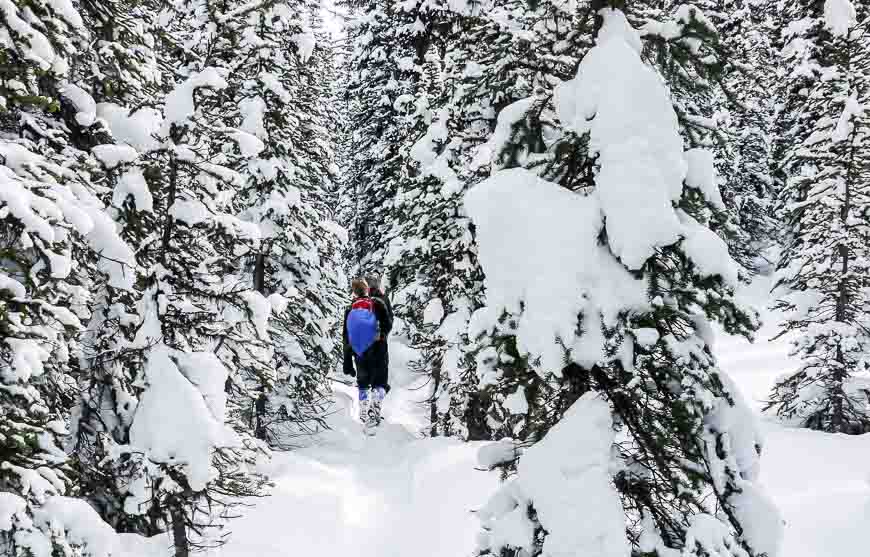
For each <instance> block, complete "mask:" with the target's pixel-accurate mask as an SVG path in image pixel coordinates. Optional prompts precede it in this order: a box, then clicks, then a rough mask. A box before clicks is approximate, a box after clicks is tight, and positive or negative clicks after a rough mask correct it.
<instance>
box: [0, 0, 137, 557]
mask: <svg viewBox="0 0 870 557" xmlns="http://www.w3.org/2000/svg"><path fill="white" fill-rule="evenodd" d="M3 24H4V36H5V39H4V62H3V71H4V79H3V81H2V85H0V90H2V99H3V103H2V104H3V114H2V128H3V129H2V138H0V151H2V168H0V169H2V174H3V178H2V185H0V215H2V216H0V245H2V247H0V455H2V456H0V461H2V465H0V506H2V507H3V512H4V523H5V524H4V525H3V528H2V531H0V553H2V554H3V555H10V556H16V557H17V556H22V557H24V556H30V555H48V554H64V555H70V554H76V555H91V554H95V555H102V554H103V553H102V551H103V549H104V548H103V547H102V546H101V543H102V542H103V536H104V535H105V534H106V532H107V531H108V532H111V529H110V528H109V526H107V525H106V524H104V523H102V522H101V520H100V517H99V516H98V515H97V513H95V512H94V510H93V509H92V508H91V507H90V506H89V505H87V504H86V503H85V502H84V501H82V500H80V499H76V498H73V497H74V496H76V495H78V491H79V487H80V483H81V480H82V478H81V476H80V475H79V474H78V470H77V468H76V467H75V465H74V462H73V461H71V460H70V459H69V458H68V455H67V453H66V452H65V451H64V448H65V447H64V443H63V441H64V440H65V437H66V435H67V423H68V421H67V420H68V408H69V407H70V406H71V405H72V404H73V401H74V400H75V394H76V385H75V380H74V378H73V371H74V369H75V364H76V359H77V358H78V356H79V352H80V350H81V346H80V344H79V334H80V333H81V331H82V329H83V328H84V327H83V325H82V321H85V320H87V319H88V318H89V316H90V308H91V307H92V298H91V295H90V289H91V286H92V279H93V277H92V276H91V275H90V274H89V272H88V271H90V270H91V269H93V270H95V271H97V272H98V273H101V274H105V275H107V276H110V277H112V279H113V280H115V281H118V282H124V280H125V279H124V275H125V272H126V271H127V270H129V268H130V266H131V265H132V264H133V252H132V250H131V249H130V248H129V247H128V246H127V245H126V244H125V243H124V242H123V241H122V240H121V239H120V238H119V237H118V235H117V234H116V233H115V230H114V228H113V226H112V221H111V219H110V218H109V216H108V215H107V214H106V212H105V208H104V206H103V204H102V203H101V202H100V200H99V198H98V197H97V192H98V191H99V188H98V187H97V186H96V185H95V184H94V183H93V182H92V173H93V172H95V171H96V170H97V168H98V164H97V161H96V160H95V159H93V158H92V157H90V156H89V155H88V153H86V152H84V151H81V150H79V149H77V146H78V133H79V132H80V131H81V130H82V129H85V128H88V127H90V126H91V125H92V124H93V122H94V119H95V116H96V115H95V111H94V106H93V102H92V99H90V97H89V96H88V95H87V94H86V93H85V92H84V90H83V89H82V88H81V87H80V86H79V85H77V84H76V83H75V82H74V80H75V79H76V76H75V74H74V73H73V72H71V71H70V67H71V66H72V65H73V62H74V60H73V59H72V58H71V57H72V55H73V54H75V53H76V52H77V51H79V50H81V51H84V52H89V50H88V43H87V40H86V39H87V32H86V30H85V24H84V22H83V20H82V17H81V15H80V14H79V12H78V11H77V10H76V8H75V7H74V6H73V5H72V4H70V3H68V2H46V3H42V2H36V3H30V4H28V5H27V6H26V7H24V6H19V5H17V4H14V3H12V2H9V3H7V5H5V6H4V7H3ZM71 80H73V81H71ZM91 264H92V265H93V267H91V266H90V265H91ZM76 525H86V529H84V530H82V529H81V528H78V529H76ZM73 530H75V532H73Z"/></svg>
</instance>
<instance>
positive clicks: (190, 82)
mask: <svg viewBox="0 0 870 557" xmlns="http://www.w3.org/2000/svg"><path fill="white" fill-rule="evenodd" d="M227 86H228V84H227V81H226V79H224V77H223V76H222V75H221V72H220V70H218V69H217V68H211V67H209V68H205V69H204V70H202V71H201V72H197V73H195V74H193V75H191V76H190V77H188V78H187V79H185V80H184V81H183V82H182V83H181V84H180V85H178V87H176V88H175V89H173V90H172V91H171V92H170V93H169V94H168V95H166V109H165V110H164V115H165V117H166V124H180V123H182V122H184V121H185V120H187V119H188V118H189V117H190V116H192V115H193V113H194V111H195V105H194V102H193V93H194V91H196V90H197V89H200V88H203V87H206V88H209V89H224V88H226V87H227Z"/></svg>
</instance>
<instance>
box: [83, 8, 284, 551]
mask: <svg viewBox="0 0 870 557" xmlns="http://www.w3.org/2000/svg"><path fill="white" fill-rule="evenodd" d="M214 8H217V7H216V6H215V7H213V9H214ZM222 8H225V9H226V10H227V11H225V12H224V11H210V10H209V9H207V6H205V5H204V4H191V5H188V4H179V5H174V6H166V7H165V8H164V11H163V12H161V13H160V14H159V16H158V20H157V21H158V23H159V25H158V26H157V27H156V30H155V35H156V36H157V37H156V38H157V40H156V41H155V45H156V59H157V60H158V63H159V64H160V68H161V72H162V76H161V78H162V79H161V82H162V84H163V87H164V89H163V92H164V94H163V95H162V96H161V98H160V102H158V103H154V104H156V107H155V108H152V107H150V106H148V107H143V106H141V105H138V106H135V107H133V108H132V109H131V108H130V107H125V106H122V105H119V104H117V103H113V102H106V103H103V104H101V105H100V111H101V114H102V115H103V117H104V119H105V121H106V122H107V125H108V127H109V129H110V132H111V134H112V136H113V139H114V140H115V141H117V144H114V145H101V146H97V147H95V148H94V153H95V154H96V155H97V156H98V157H99V158H100V160H101V161H102V162H103V164H104V166H105V167H106V169H107V173H108V174H107V184H108V185H110V186H111V187H112V189H113V191H112V196H111V197H112V203H113V205H114V207H115V211H116V212H115V217H116V221H117V223H118V225H119V226H120V227H121V231H122V234H123V235H124V237H125V238H129V241H130V243H131V244H133V245H136V246H137V250H136V265H135V267H136V268H135V273H136V274H135V277H134V278H135V281H134V288H133V289H132V290H130V291H126V292H122V291H119V290H117V289H115V290H113V289H112V288H108V289H106V290H105V291H103V292H102V299H101V300H100V303H99V305H98V309H99V314H97V315H96V316H95V319H94V320H93V321H92V323H91V325H90V326H89V331H88V336H87V340H88V345H89V351H88V352H87V353H86V355H85V356H86V357H85V359H84V362H85V364H84V365H85V366H86V369H87V370H89V371H90V377H91V380H90V383H89V384H88V387H87V388H86V390H85V391H84V396H83V401H82V405H81V407H80V410H79V411H78V414H77V421H78V432H77V433H78V435H77V439H76V441H77V451H78V452H79V453H80V454H81V455H82V457H81V459H82V462H83V467H86V468H87V469H89V470H90V471H91V474H90V476H89V477H90V478H91V480H92V482H91V484H90V485H88V486H87V492H86V494H85V495H86V496H87V497H88V498H89V500H91V502H92V504H93V505H94V507H95V508H97V509H98V510H99V511H100V512H101V514H103V515H104V516H105V517H106V519H107V520H109V521H110V522H111V523H112V524H113V525H114V526H115V527H116V528H117V529H119V530H122V531H132V532H138V533H143V534H147V535H155V534H158V533H163V532H169V533H171V536H172V538H173V541H174V545H175V554H176V555H187V554H189V552H190V551H191V550H193V549H195V548H197V547H202V546H208V545H214V544H217V543H220V542H221V541H222V535H221V534H220V533H219V532H220V531H219V530H218V533H217V534H215V533H213V532H210V530H211V527H218V528H220V527H222V526H223V522H224V521H225V519H226V518H227V517H228V515H229V514H230V513H231V510H230V509H231V508H232V507H233V506H234V505H235V504H236V503H237V502H238V500H239V498H240V497H243V496H249V495H256V494H258V493H259V490H260V487H261V484H262V478H260V477H259V476H258V475H257V474H256V473H255V472H253V464H254V463H255V460H256V459H257V458H258V455H261V454H265V452H264V451H265V447H264V446H263V445H261V444H260V443H259V442H258V441H256V440H255V439H254V438H253V432H252V431H251V428H250V424H249V423H247V422H246V421H245V420H244V417H245V416H244V411H245V410H247V404H248V403H249V402H250V400H249V399H240V398H238V397H236V396H235V395H237V392H236V391H234V390H233V389H231V388H228V387H232V386H233V385H236V384H238V383H240V382H241V380H240V379H239V378H242V377H250V376H255V375H257V374H259V373H264V372H267V371H268V369H269V358H270V355H271V352H270V349H269V347H270V343H271V340H270V337H269V329H268V319H269V315H270V307H269V303H268V301H267V300H266V299H265V297H263V296H262V294H260V293H259V292H256V291H254V290H253V288H252V287H251V285H250V281H246V280H243V279H242V278H241V277H240V276H239V274H238V272H237V270H238V265H237V261H238V260H239V259H240V258H244V257H246V256H248V255H250V254H252V253H253V252H254V251H255V250H256V249H257V247H258V246H259V231H258V230H257V229H256V227H255V226H254V225H253V224H251V223H248V222H245V221H243V220H241V219H240V218H239V217H238V216H236V215H235V212H236V207H234V206H233V203H232V202H233V199H234V198H235V196H236V194H237V193H238V191H239V190H240V189H241V188H242V187H243V186H244V184H245V180H244V178H243V176H242V175H241V174H240V173H239V172H238V171H236V170H234V168H233V167H234V166H236V165H238V163H239V162H240V161H242V160H245V159H249V158H251V157H252V156H254V155H256V154H257V153H258V152H259V151H261V150H262V148H263V145H262V142H261V141H260V140H259V139H257V138H256V137H255V136H253V135H251V134H249V133H248V132H246V131H244V130H241V129H238V128H237V127H235V124H236V123H237V120H238V118H237V115H238V107H237V105H234V104H232V103H231V102H229V99H231V97H230V96H228V95H227V94H226V92H225V91H226V90H227V89H228V87H229V85H230V84H229V82H228V79H227V78H228V76H229V75H230V73H231V70H232V68H231V67H228V60H230V59H231V57H230V56H229V55H228V53H229V52H230V50H231V44H232V41H233V40H234V39H235V38H237V37H238V35H237V34H236V33H235V31H236V29H237V27H236V26H235V24H236V23H237V22H238V21H239V20H240V19H241V18H243V17H245V15H246V14H244V13H242V12H244V10H234V7H233V6H222ZM131 98H132V97H130V98H123V99H118V100H120V101H130V100H131ZM109 286H113V285H111V284H110V285H109ZM240 346H244V347H245V348H244V352H243V353H242V352H241V351H239V349H238V347H240Z"/></svg>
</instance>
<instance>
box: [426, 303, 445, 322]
mask: <svg viewBox="0 0 870 557" xmlns="http://www.w3.org/2000/svg"><path fill="white" fill-rule="evenodd" d="M442 319H444V302H442V301H441V298H432V299H431V300H429V303H427V304H426V307H425V308H423V323H425V324H427V325H438V324H440V323H441V320H442Z"/></svg>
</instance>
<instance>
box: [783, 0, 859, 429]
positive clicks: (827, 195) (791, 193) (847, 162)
mask: <svg viewBox="0 0 870 557" xmlns="http://www.w3.org/2000/svg"><path fill="white" fill-rule="evenodd" d="M792 10H793V11H791V12H789V13H790V14H792V17H793V18H794V20H793V22H792V24H791V25H790V26H789V27H788V29H787V33H788V37H789V39H790V42H789V43H788V45H787V46H786V50H785V55H786V60H787V63H788V64H787V68H788V70H789V71H790V74H789V81H788V85H787V87H788V89H787V90H786V92H787V94H788V96H787V99H788V105H787V106H788V109H794V110H796V111H797V113H796V114H794V115H793V116H792V117H793V118H794V121H793V124H792V125H791V128H790V129H789V130H788V135H785V136H783V138H782V139H781V141H782V142H783V151H781V155H782V157H783V158H782V159H781V165H782V166H781V168H782V173H783V176H784V179H785V184H784V187H783V190H782V191H781V192H780V195H781V200H782V204H783V212H784V216H785V219H786V222H787V224H788V230H787V233H788V239H787V242H786V244H785V247H784V250H783V254H782V259H781V261H780V264H779V269H778V274H777V283H776V289H775V294H776V295H777V296H778V300H777V302H776V304H775V307H776V308H777V309H779V310H781V311H783V314H784V317H785V321H784V323H783V324H782V330H783V332H791V331H794V332H795V333H796V335H797V336H796V338H795V340H794V341H793V342H794V353H795V354H796V355H797V356H799V357H800V359H801V365H800V367H799V368H798V369H797V370H796V371H795V372H794V373H791V374H789V375H787V376H785V377H783V378H782V379H781V380H780V381H779V382H778V383H777V384H776V385H775V386H774V389H773V392H772V394H771V397H770V402H769V406H768V409H770V410H775V412H776V413H777V414H778V415H779V416H780V417H782V418H784V419H787V420H789V421H794V422H797V423H800V424H801V425H803V426H805V427H809V428H812V429H818V430H822V431H830V432H839V433H865V432H867V431H870V356H868V354H870V299H868V276H870V274H868V273H870V220H868V216H870V153H868V141H870V139H868V138H870V27H868V26H870V11H868V8H867V6H866V5H864V4H859V3H855V4H853V3H852V2H850V1H849V0H828V1H827V2H825V4H824V6H822V5H821V4H820V3H817V2H805V3H799V4H798V5H796V6H794V7H793V8H792ZM792 76H793V79H792Z"/></svg>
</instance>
